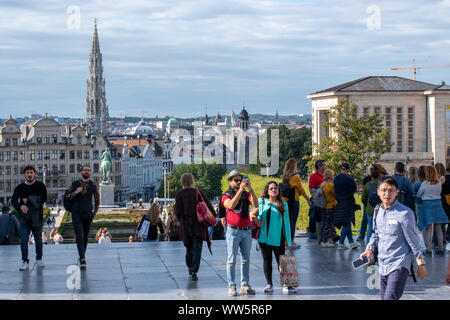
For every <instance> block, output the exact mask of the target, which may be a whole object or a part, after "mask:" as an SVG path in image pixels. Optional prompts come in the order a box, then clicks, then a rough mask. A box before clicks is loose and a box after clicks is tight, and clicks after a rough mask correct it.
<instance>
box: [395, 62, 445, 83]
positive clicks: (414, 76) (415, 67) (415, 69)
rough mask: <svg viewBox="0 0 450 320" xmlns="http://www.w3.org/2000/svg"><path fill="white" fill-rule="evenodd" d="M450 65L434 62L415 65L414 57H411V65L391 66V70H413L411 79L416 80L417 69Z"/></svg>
mask: <svg viewBox="0 0 450 320" xmlns="http://www.w3.org/2000/svg"><path fill="white" fill-rule="evenodd" d="M444 67H450V64H435V65H431V66H416V59H413V64H412V67H392V68H391V70H409V69H412V70H413V80H416V74H417V69H429V68H444Z"/></svg>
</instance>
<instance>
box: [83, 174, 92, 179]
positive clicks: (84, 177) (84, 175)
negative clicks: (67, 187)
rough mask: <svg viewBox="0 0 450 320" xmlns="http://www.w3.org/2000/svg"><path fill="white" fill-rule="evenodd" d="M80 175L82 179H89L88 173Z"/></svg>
mask: <svg viewBox="0 0 450 320" xmlns="http://www.w3.org/2000/svg"><path fill="white" fill-rule="evenodd" d="M81 176H82V177H83V179H89V178H90V177H91V175H90V174H89V173H85V174H82V175H81Z"/></svg>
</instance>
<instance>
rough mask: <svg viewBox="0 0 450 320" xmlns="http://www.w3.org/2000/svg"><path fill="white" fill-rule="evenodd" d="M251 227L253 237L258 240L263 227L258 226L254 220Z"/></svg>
mask: <svg viewBox="0 0 450 320" xmlns="http://www.w3.org/2000/svg"><path fill="white" fill-rule="evenodd" d="M250 228H251V230H252V238H253V239H256V240H258V239H259V234H260V233H261V228H260V227H258V226H257V225H256V224H255V223H254V222H253V221H252V224H251V225H250Z"/></svg>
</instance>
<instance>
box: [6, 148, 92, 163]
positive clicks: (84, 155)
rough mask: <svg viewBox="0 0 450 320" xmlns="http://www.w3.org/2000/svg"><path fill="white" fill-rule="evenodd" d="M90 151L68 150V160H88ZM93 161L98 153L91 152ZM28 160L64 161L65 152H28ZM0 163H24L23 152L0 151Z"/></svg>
mask: <svg viewBox="0 0 450 320" xmlns="http://www.w3.org/2000/svg"><path fill="white" fill-rule="evenodd" d="M90 158H91V152H90V150H70V151H69V160H75V159H77V160H82V159H85V160H89V159H90ZM92 158H93V159H94V160H97V159H100V151H98V150H94V151H93V152H92ZM28 159H29V160H58V159H59V160H65V159H66V150H64V149H63V150H29V151H28ZM0 161H25V151H0Z"/></svg>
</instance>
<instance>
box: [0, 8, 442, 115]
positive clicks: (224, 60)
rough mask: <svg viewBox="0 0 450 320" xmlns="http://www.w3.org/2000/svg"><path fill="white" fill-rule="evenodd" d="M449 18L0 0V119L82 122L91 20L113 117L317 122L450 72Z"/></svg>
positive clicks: (416, 12)
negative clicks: (342, 88)
mask: <svg viewBox="0 0 450 320" xmlns="http://www.w3.org/2000/svg"><path fill="white" fill-rule="evenodd" d="M374 6H375V7H374ZM78 12H79V15H78ZM449 16H450V0H439V1H437V0H427V1H425V0H424V1H417V0H407V1H406V0H405V1H404V0H397V1H395V2H394V1H379V0H371V1H367V0H361V1H346V0H342V1H331V0H291V1H289V0H278V1H276V0H272V1H265V0H220V1H219V0H180V1H177V0H159V1H150V0H148V1H144V0H127V1H122V0H95V1H81V0H68V1H66V0H39V1H35V0H29V1H20V0H1V1H0V75H1V77H0V117H2V118H5V117H7V116H9V114H13V116H17V117H18V116H25V115H28V114H30V113H32V112H37V113H45V112H48V113H49V114H51V115H59V116H72V117H82V116H83V115H84V112H85V97H86V79H87V76H88V59H89V52H90V48H91V43H92V34H93V29H94V18H95V17H97V18H98V32H99V38H100V47H101V51H102V54H103V66H104V77H105V78H106V97H107V103H108V105H109V108H110V115H112V116H120V115H125V114H127V115H135V116H138V115H141V114H142V112H145V113H144V114H145V116H146V117H153V116H155V115H158V116H165V115H169V116H172V115H173V116H177V117H187V116H192V115H203V114H204V113H205V109H206V107H207V108H208V114H210V115H215V114H217V112H221V113H229V112H230V111H231V110H234V111H235V112H239V111H240V109H241V108H242V104H243V101H245V105H246V108H247V109H248V111H249V112H250V113H267V114H274V113H275V110H276V109H278V110H279V113H280V114H298V113H310V112H311V103H310V100H309V99H307V98H306V95H307V94H309V93H311V92H315V91H318V90H322V89H325V88H327V87H330V86H333V85H337V84H341V83H343V82H346V81H350V80H354V79H357V78H360V77H365V76H370V75H398V76H403V77H408V78H411V77H412V71H409V70H408V71H391V70H390V67H392V66H409V65H411V64H412V59H413V58H415V59H416V62H417V64H418V65H434V64H447V63H450V56H449V53H450V33H449V30H450V19H449V18H448V17H449ZM449 74H450V68H449V67H447V68H434V69H424V70H421V71H420V72H419V75H418V80H421V81H425V82H430V83H436V84H439V83H440V82H441V81H442V80H445V81H446V82H447V83H450V77H449Z"/></svg>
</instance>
